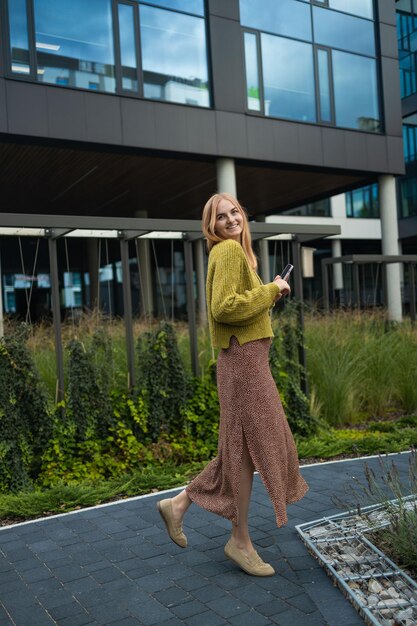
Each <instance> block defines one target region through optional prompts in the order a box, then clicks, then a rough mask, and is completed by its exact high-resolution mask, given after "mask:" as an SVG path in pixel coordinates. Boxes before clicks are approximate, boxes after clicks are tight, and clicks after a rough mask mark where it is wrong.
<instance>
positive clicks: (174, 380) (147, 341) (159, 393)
mask: <svg viewBox="0 0 417 626" xmlns="http://www.w3.org/2000/svg"><path fill="white" fill-rule="evenodd" d="M137 354H138V380H139V382H138V391H139V393H141V394H142V395H143V397H144V399H145V402H146V406H147V411H148V415H149V417H148V433H149V435H150V437H151V438H152V441H156V440H157V439H158V437H159V436H160V435H161V434H169V433H172V432H177V431H181V430H183V426H184V407H185V405H186V402H187V400H188V398H189V395H190V381H189V377H188V375H187V374H186V372H185V368H184V365H183V363H182V360H181V357H180V353H179V351H178V345H177V340H176V336H175V332H174V329H173V327H172V325H171V324H168V323H167V322H161V324H160V325H159V327H158V328H156V330H151V331H147V332H144V333H142V334H141V335H140V336H139V339H138V344H137Z"/></svg>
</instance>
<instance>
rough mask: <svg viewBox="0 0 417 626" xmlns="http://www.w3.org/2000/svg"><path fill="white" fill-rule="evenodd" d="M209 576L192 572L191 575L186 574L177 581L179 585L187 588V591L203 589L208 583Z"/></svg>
mask: <svg viewBox="0 0 417 626" xmlns="http://www.w3.org/2000/svg"><path fill="white" fill-rule="evenodd" d="M207 582H208V580H207V578H204V577H203V576H200V575H199V574H192V575H191V576H185V577H184V578H180V579H179V580H177V581H176V583H177V585H179V586H180V587H182V588H183V589H185V591H193V590H195V589H201V588H202V587H205V586H206V585H207Z"/></svg>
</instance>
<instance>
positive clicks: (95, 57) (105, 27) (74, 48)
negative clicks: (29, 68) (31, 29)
mask: <svg viewBox="0 0 417 626" xmlns="http://www.w3.org/2000/svg"><path fill="white" fill-rule="evenodd" d="M34 11H35V36H36V51H37V60H38V76H39V80H41V81H43V82H45V83H54V84H57V85H63V86H69V87H81V88H84V89H91V90H95V91H107V92H114V91H115V88H116V83H115V78H114V77H115V68H114V51H113V33H112V18H111V0H88V2H85V0H54V1H53V2H52V1H51V0H34Z"/></svg>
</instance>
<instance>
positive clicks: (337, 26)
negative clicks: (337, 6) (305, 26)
mask: <svg viewBox="0 0 417 626" xmlns="http://www.w3.org/2000/svg"><path fill="white" fill-rule="evenodd" d="M313 22H314V40H315V42H316V43H318V44H321V45H323V46H329V47H330V48H341V49H342V50H350V51H351V52H358V53H362V54H369V55H372V56H374V55H375V36H374V24H373V22H370V21H368V20H363V19H360V18H358V17H353V16H352V15H344V14H343V13H337V12H336V11H329V10H328V9H321V8H320V7H313Z"/></svg>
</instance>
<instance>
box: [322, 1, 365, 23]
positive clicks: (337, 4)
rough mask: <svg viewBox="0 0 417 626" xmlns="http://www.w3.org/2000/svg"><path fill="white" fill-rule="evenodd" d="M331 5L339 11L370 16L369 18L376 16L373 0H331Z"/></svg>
mask: <svg viewBox="0 0 417 626" xmlns="http://www.w3.org/2000/svg"><path fill="white" fill-rule="evenodd" d="M329 7H330V8H331V9H336V10H337V11H345V12H346V13H353V14H354V15H359V16H360V17H368V18H369V19H373V17H374V8H373V6H372V0H329Z"/></svg>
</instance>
